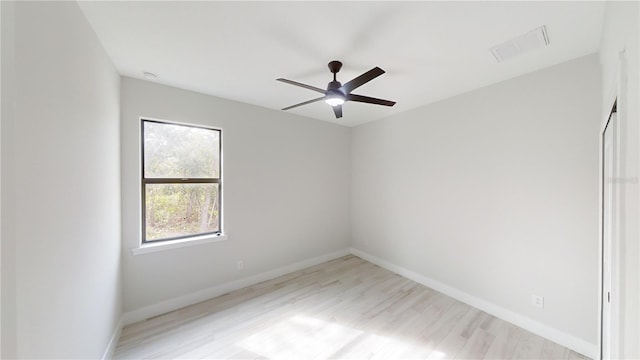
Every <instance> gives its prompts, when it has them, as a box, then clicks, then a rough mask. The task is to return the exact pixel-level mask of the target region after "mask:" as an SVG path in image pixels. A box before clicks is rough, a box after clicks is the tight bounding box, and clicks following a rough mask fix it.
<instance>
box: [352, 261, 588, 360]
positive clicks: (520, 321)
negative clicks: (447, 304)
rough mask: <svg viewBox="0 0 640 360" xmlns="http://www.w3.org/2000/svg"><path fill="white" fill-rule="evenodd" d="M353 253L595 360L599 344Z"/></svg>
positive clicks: (401, 269)
mask: <svg viewBox="0 0 640 360" xmlns="http://www.w3.org/2000/svg"><path fill="white" fill-rule="evenodd" d="M351 254H353V255H355V256H357V257H360V258H362V259H364V260H367V261H369V262H371V263H374V264H376V265H378V266H380V267H383V268H385V269H387V270H389V271H392V272H394V273H396V274H398V275H402V276H404V277H406V278H408V279H411V280H413V281H415V282H417V283H420V284H422V285H424V286H427V287H429V288H432V289H434V290H437V291H440V292H441V293H443V294H446V295H448V296H451V297H452V298H454V299H456V300H459V301H462V302H463V303H466V304H468V305H471V306H473V307H475V308H477V309H480V310H482V311H485V312H487V313H489V314H491V315H493V316H495V317H497V318H500V319H502V320H504V321H507V322H510V323H512V324H514V325H517V326H519V327H521V328H523V329H525V330H528V331H530V332H532V333H534V334H536V335H539V336H541V337H543V338H546V339H549V340H551V341H553V342H555V343H557V344H560V345H562V346H564V347H567V348H569V349H571V350H573V351H575V352H578V353H580V354H582V355H585V356H588V357H589V358H591V359H595V358H596V357H597V345H596V344H592V343H590V342H587V341H585V340H582V339H580V338H577V337H575V336H573V335H571V334H567V333H566V332H564V331H560V330H558V329H555V328H553V327H550V326H548V325H545V324H542V323H540V322H538V321H535V320H533V319H531V318H528V317H526V316H523V315H520V314H518V313H515V312H513V311H511V310H508V309H505V308H503V307H501V306H498V305H496V304H493V303H490V302H488V301H486V300H483V299H480V298H478V297H475V296H473V295H469V294H467V293H465V292H464V291H461V290H459V289H456V288H454V287H451V286H448V285H445V284H443V283H441V282H438V281H436V280H433V279H430V278H428V277H426V276H423V275H420V274H418V273H416V272H414V271H411V270H408V269H406V268H403V267H401V266H398V265H396V264H393V263H391V262H389V261H386V260H383V259H380V258H378V257H376V256H374V255H371V254H369V253H367V252H364V251H362V250H358V249H355V248H351Z"/></svg>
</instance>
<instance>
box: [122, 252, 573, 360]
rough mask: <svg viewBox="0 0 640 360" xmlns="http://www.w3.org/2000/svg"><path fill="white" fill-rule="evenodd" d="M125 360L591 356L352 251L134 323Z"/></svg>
mask: <svg viewBox="0 0 640 360" xmlns="http://www.w3.org/2000/svg"><path fill="white" fill-rule="evenodd" d="M114 358H116V359H177V358H180V359H271V358H277V359H295V360H300V359H367V360H368V359H443V358H447V359H453V358H460V359H480V358H487V359H512V358H513V359H516V358H529V359H532V358H544V359H584V357H583V356H582V355H580V354H577V353H575V352H573V351H570V350H569V349H566V348H564V347H562V346H560V345H557V344H555V343H553V342H551V341H549V340H545V339H542V338H540V337H538V336H536V335H534V334H531V333H529V332H527V331H525V330H523V329H520V328H518V327H516V326H514V325H511V324H509V323H506V322H504V321H502V320H500V319H497V318H495V317H494V316H491V315H489V314H487V313H484V312H482V311H480V310H478V309H475V308H473V307H471V306H469V305H467V304H464V303H461V302H459V301H457V300H455V299H452V298H450V297H448V296H446V295H444V294H442V293H439V292H437V291H435V290H433V289H430V288H427V287H425V286H422V285H420V284H417V283H415V282H413V281H411V280H409V279H406V278H404V277H402V276H400V275H397V274H394V273H392V272H389V271H387V270H385V269H382V268H381V267H379V266H377V265H374V264H371V263H369V262H367V261H364V260H362V259H360V258H358V257H355V256H351V255H349V256H345V257H342V258H339V259H335V260H332V261H329V262H326V263H324V264H320V265H316V266H313V267H310V268H307V269H303V270H300V271H296V272H293V273H290V274H286V275H284V276H281V277H278V278H276V279H272V280H269V281H265V282H262V283H259V284H256V285H253V286H249V287H247V288H244V289H240V290H237V291H233V292H230V293H228V294H224V295H222V296H218V297H216V298H214V299H210V300H207V301H203V302H201V303H198V304H194V305H191V306H188V307H185V308H182V309H178V310H176V311H172V312H170V313H167V314H164V315H160V316H156V317H153V318H151V319H147V320H145V321H141V322H139V323H136V324H132V325H129V326H127V327H125V328H124V329H123V331H122V335H121V337H120V340H119V342H118V346H117V347H116V350H115V353H114Z"/></svg>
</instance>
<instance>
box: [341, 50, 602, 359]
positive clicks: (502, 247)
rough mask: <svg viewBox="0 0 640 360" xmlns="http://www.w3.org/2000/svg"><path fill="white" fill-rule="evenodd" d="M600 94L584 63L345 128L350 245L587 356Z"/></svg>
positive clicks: (592, 68)
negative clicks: (538, 327)
mask: <svg viewBox="0 0 640 360" xmlns="http://www.w3.org/2000/svg"><path fill="white" fill-rule="evenodd" d="M600 94H601V84H600V71H599V67H598V63H597V57H596V56H595V55H591V56H588V57H584V58H579V59H577V60H573V61H570V62H567V63H564V64H560V65H556V66H553V67H550V68H548V69H544V70H541V71H537V72H534V73H531V74H528V75H524V76H521V77H518V78H514V79H511V80H508V81H505V82H502V83H498V84H495V85H492V86H489V87H486V88H482V89H479V90H476V91H473V92H470V93H466V94H463V95H460V96H456V97H453V98H450V99H447V100H444V101H441V102H438V103H434V104H431V105H428V106H425V107H421V108H418V109H415V110H412V111H409V112H406V113H403V114H399V115H396V116H392V117H390V118H387V119H384V120H380V121H376V122H373V123H369V124H365V125H361V126H358V127H356V128H354V129H353V130H352V134H353V136H352V156H353V158H352V166H353V167H352V208H353V212H352V219H353V220H352V229H353V246H354V247H355V248H356V249H359V250H362V251H365V252H366V253H369V254H372V255H374V256H376V257H378V258H381V259H383V260H385V261H387V262H389V263H392V264H395V265H397V266H400V267H403V268H405V269H408V270H411V271H413V272H415V273H418V274H420V275H421V276H424V277H426V278H429V279H432V280H435V281H438V282H441V283H444V284H446V285H448V286H450V287H453V288H455V289H457V290H460V291H462V292H464V293H466V294H469V295H471V296H473V297H476V298H479V299H481V300H483V301H485V302H488V303H492V304H494V305H497V306H498V307H501V308H504V309H506V310H507V311H511V312H514V313H516V314H518V315H519V316H524V317H526V318H529V319H532V320H534V321H536V322H539V323H541V324H544V325H546V326H548V327H550V328H553V329H556V330H558V331H560V332H562V333H564V334H568V336H567V337H565V338H575V339H577V341H576V342H574V345H575V344H576V343H578V344H579V343H581V342H582V343H584V344H587V346H586V348H588V349H595V344H596V332H597V289H598V176H599V175H598V174H599V173H598V154H599V151H598V139H599V134H598V126H599V120H600V119H599V114H600V113H601V109H600V103H601V100H600ZM532 294H537V295H542V296H544V297H545V304H544V305H545V307H544V310H541V309H538V308H536V307H533V306H532V305H531V295H532ZM555 340H556V341H559V339H558V338H557V339H555ZM565 345H571V344H568V343H567V342H566V341H565ZM573 347H574V348H575V347H576V346H573ZM583 351H584V350H583ZM589 351H591V350H589Z"/></svg>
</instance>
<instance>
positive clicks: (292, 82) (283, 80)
mask: <svg viewBox="0 0 640 360" xmlns="http://www.w3.org/2000/svg"><path fill="white" fill-rule="evenodd" d="M276 80H277V81H282V82H283V83H287V84H291V85H295V86H300V87H303V88H305V89H309V90H313V91H317V92H319V93H321V94H326V91H325V90H324V89H320V88H318V87H315V86H311V85H307V84H303V83H299V82H297V81H293V80H287V79H283V78H280V79H276Z"/></svg>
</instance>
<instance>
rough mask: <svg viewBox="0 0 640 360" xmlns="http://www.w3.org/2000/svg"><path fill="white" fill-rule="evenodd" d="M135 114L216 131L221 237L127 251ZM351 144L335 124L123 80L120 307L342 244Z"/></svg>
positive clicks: (133, 224)
mask: <svg viewBox="0 0 640 360" xmlns="http://www.w3.org/2000/svg"><path fill="white" fill-rule="evenodd" d="M140 117H151V118H158V119H164V120H172V121H179V122H184V123H191V124H201V125H208V126H215V127H220V128H222V129H223V135H222V136H223V146H224V149H223V152H224V162H223V177H224V178H223V187H224V190H223V191H224V193H223V196H224V209H223V216H224V231H225V233H228V234H229V240H227V241H223V242H217V243H209V244H201V245H196V246H192V247H185V248H180V249H172V250H168V251H162V252H155V253H149V254H143V255H136V256H134V255H132V253H131V249H133V248H136V247H138V246H139V244H140V232H141V230H140V179H139V174H140V167H139V166H140V144H139V142H140V120H139V118H140ZM349 139H350V129H349V128H347V127H343V126H340V125H335V124H331V123H326V122H321V121H317V120H311V119H307V118H303V117H299V116H296V115H292V114H288V113H286V112H282V111H273V110H268V109H265V108H260V107H257V106H252V105H247V104H242V103H238V102H233V101H229V100H224V99H220V98H215V97H212V96H207V95H202V94H198V93H194V92H189V91H185V90H180V89H176V88H172V87H168V86H163V85H159V84H155V83H151V82H147V81H140V80H135V79H131V78H126V77H124V78H122V119H121V141H122V237H123V264H124V294H125V297H124V309H125V311H127V312H130V311H135V310H140V309H141V308H144V307H146V306H149V305H155V304H157V303H160V302H163V301H167V300H171V299H173V298H176V297H180V296H183V295H185V294H190V293H194V292H197V291H200V290H203V289H207V288H211V287H214V286H217V285H220V284H222V283H225V282H229V281H233V280H237V279H240V278H244V277H247V276H251V275H256V274H260V273H262V272H264V271H268V270H272V269H275V268H278V267H282V266H286V265H289V264H292V263H295V262H299V261H302V260H305V259H309V258H314V257H317V256H320V255H323V254H326V253H330V252H334V251H337V250H340V249H345V248H347V247H348V246H349V241H350V231H351V230H350V216H349V214H350V209H349V202H350V200H349V198H350V195H349V183H350V156H349V150H350V148H349V142H350V140H349ZM237 260H243V261H244V270H243V271H238V270H237V269H236V261H237Z"/></svg>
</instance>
